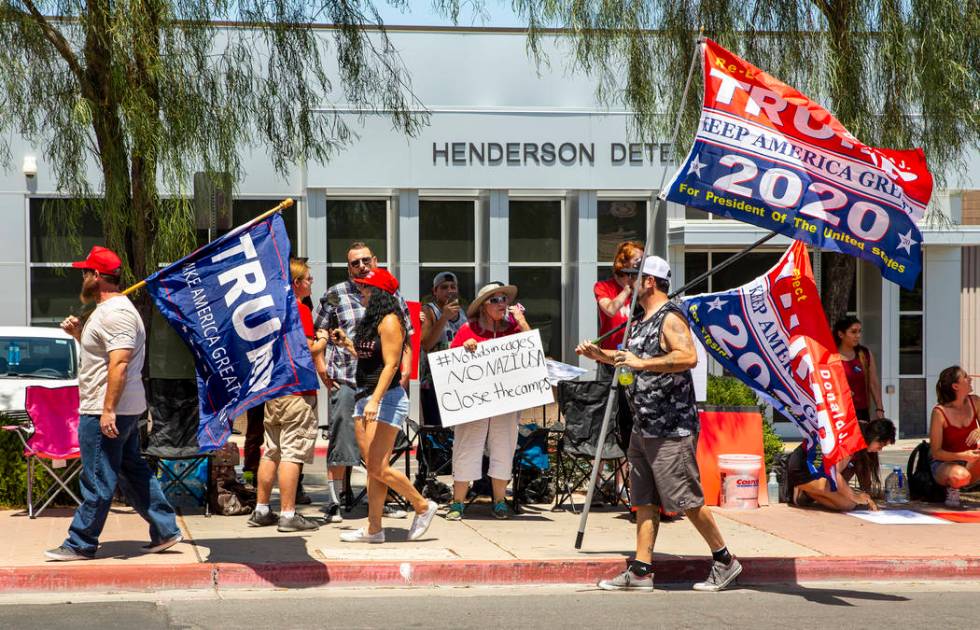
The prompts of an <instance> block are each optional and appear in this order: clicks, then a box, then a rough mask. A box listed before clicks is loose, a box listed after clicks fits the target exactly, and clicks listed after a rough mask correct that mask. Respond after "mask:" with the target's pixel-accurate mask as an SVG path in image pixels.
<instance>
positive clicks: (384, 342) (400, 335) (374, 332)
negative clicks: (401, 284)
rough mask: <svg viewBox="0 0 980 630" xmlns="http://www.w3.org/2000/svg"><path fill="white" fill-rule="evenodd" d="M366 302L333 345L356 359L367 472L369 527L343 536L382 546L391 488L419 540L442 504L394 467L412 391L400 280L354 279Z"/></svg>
mask: <svg viewBox="0 0 980 630" xmlns="http://www.w3.org/2000/svg"><path fill="white" fill-rule="evenodd" d="M354 282H356V283H358V285H359V288H360V290H361V299H362V301H363V302H364V306H365V309H366V311H365V313H364V318H363V319H361V321H360V322H358V324H357V327H356V328H355V329H354V338H353V339H349V338H348V337H347V336H346V335H345V334H344V331H343V330H342V329H339V328H338V329H335V330H334V332H333V333H332V334H333V337H332V341H333V343H335V344H337V345H339V346H342V347H344V348H346V349H347V351H348V352H351V353H352V354H355V355H356V356H357V375H356V378H355V381H356V384H357V392H356V393H355V394H354V400H355V403H354V430H355V434H356V436H357V444H358V446H359V447H360V449H361V456H362V457H363V458H364V461H365V462H366V463H367V472H368V485H367V491H368V526H367V528H361V529H357V530H354V531H352V532H345V533H343V534H341V535H340V539H341V540H342V541H344V542H366V543H383V542H384V541H385V532H384V529H383V528H382V527H381V516H382V514H383V512H384V504H385V498H386V497H387V496H388V488H389V487H390V488H391V489H393V490H394V491H395V492H397V493H398V494H400V495H402V496H403V497H405V498H407V499H408V500H409V501H411V503H412V506H413V507H414V508H415V520H414V521H413V522H412V526H411V528H410V529H409V531H408V539H409V540H417V539H419V538H421V537H422V536H424V535H425V532H426V530H428V529H429V525H430V524H431V523H432V518H433V517H434V516H435V515H436V509H437V508H438V505H437V504H436V503H435V502H433V501H426V500H425V499H424V498H423V497H422V495H421V494H419V491H418V490H416V489H415V486H413V485H412V482H411V481H409V480H408V477H406V476H405V474H404V473H402V472H399V471H398V470H395V469H394V468H392V467H391V465H390V464H389V463H388V462H389V461H391V451H392V448H393V447H394V444H395V438H397V437H398V432H399V431H400V430H401V427H402V424H403V423H404V422H405V418H406V417H407V416H408V393H407V392H406V391H405V389H404V388H403V387H402V386H401V384H400V383H399V381H398V379H396V378H395V373H396V372H397V371H398V368H399V366H400V365H401V360H402V352H403V350H404V348H405V338H406V334H405V330H406V327H405V320H404V318H403V316H402V311H401V306H400V305H399V303H398V300H397V299H396V298H395V296H394V293H395V291H397V290H398V281H397V280H395V277H394V276H392V275H391V274H390V273H388V271H386V270H385V269H375V270H374V271H372V272H371V273H370V274H368V275H367V276H365V277H363V278H354Z"/></svg>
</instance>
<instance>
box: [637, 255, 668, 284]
mask: <svg viewBox="0 0 980 630" xmlns="http://www.w3.org/2000/svg"><path fill="white" fill-rule="evenodd" d="M643 274H644V275H647V276H653V277H654V278H660V279H661V280H670V265H668V264H667V261H666V260H664V259H663V258H661V257H660V256H647V257H646V260H644V261H643Z"/></svg>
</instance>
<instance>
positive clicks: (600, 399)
mask: <svg viewBox="0 0 980 630" xmlns="http://www.w3.org/2000/svg"><path fill="white" fill-rule="evenodd" d="M609 387H610V385H609V383H605V382H602V381H562V382H560V383H559V384H558V410H559V413H560V414H561V418H562V420H561V422H560V423H559V425H556V426H555V427H554V428H553V430H554V431H557V432H558V433H559V435H558V442H557V446H556V452H555V504H554V507H553V508H552V509H553V510H558V509H560V508H561V506H562V505H563V504H564V503H565V502H566V501H567V502H569V503H570V504H571V508H572V511H573V512H576V511H577V510H576V507H575V499H574V496H573V495H574V494H575V493H576V492H579V491H581V490H583V489H584V488H585V487H586V486H587V485H588V482H589V479H590V478H591V476H592V464H593V462H594V460H595V455H596V445H597V444H598V443H599V433H600V432H601V430H602V418H603V415H604V413H605V410H606V403H607V401H608V398H609ZM618 407H619V400H618V397H617V399H616V401H614V403H613V414H612V418H611V419H610V422H609V428H608V432H607V433H606V440H605V442H604V443H603V446H602V450H601V453H602V467H601V468H600V471H599V479H598V485H597V490H600V491H601V490H602V489H603V488H605V487H606V486H609V485H611V486H612V493H611V495H612V496H611V497H608V495H609V494H610V493H606V494H607V502H609V503H612V504H613V505H615V504H617V503H623V504H624V505H629V488H628V487H626V497H622V496H621V495H620V493H619V492H617V491H616V479H617V477H620V478H622V479H624V485H626V484H625V479H626V478H627V474H626V473H627V470H628V462H627V460H626V453H625V451H624V450H623V448H622V446H620V440H619V435H618V434H619V429H618V426H617V421H616V418H617V413H618V411H619V409H618Z"/></svg>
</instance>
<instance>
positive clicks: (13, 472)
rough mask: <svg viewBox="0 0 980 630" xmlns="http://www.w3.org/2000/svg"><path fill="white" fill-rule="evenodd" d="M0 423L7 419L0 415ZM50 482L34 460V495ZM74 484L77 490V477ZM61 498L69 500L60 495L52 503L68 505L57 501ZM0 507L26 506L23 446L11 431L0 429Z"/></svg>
mask: <svg viewBox="0 0 980 630" xmlns="http://www.w3.org/2000/svg"><path fill="white" fill-rule="evenodd" d="M0 423H3V424H7V421H6V420H5V419H4V418H3V417H2V416H0ZM52 483H53V482H52V481H51V478H50V477H49V476H48V475H47V473H46V472H45V471H44V469H43V468H41V465H40V463H38V462H34V496H35V497H40V496H42V495H43V494H44V493H45V491H46V490H47V489H48V488H49V487H50V486H51V484H52ZM74 486H75V487H74V490H75V491H76V492H77V490H78V481H77V479H76V480H75V481H74ZM62 494H63V493H62ZM62 498H64V499H65V500H66V501H71V499H70V498H68V497H64V496H62V497H59V498H58V499H55V501H54V504H57V505H68V504H69V503H67V502H65V503H59V501H61V499H62ZM0 507H5V508H24V507H27V460H26V459H25V458H24V446H23V444H21V441H20V438H19V437H17V435H16V434H15V433H14V432H13V431H0Z"/></svg>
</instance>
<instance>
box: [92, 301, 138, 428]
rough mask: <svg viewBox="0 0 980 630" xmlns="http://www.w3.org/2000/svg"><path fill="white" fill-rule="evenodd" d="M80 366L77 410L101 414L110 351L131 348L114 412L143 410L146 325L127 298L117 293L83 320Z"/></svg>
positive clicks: (133, 413)
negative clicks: (124, 380)
mask: <svg viewBox="0 0 980 630" xmlns="http://www.w3.org/2000/svg"><path fill="white" fill-rule="evenodd" d="M81 347H82V348H81V352H80V358H81V367H80V368H79V370H78V395H79V399H80V405H79V413H82V414H91V415H96V416H100V415H102V407H103V404H104V402H105V393H106V386H107V385H108V381H109V353H110V352H111V351H113V350H125V349H130V350H132V351H133V354H132V357H131V358H130V360H129V365H128V366H127V367H126V383H125V385H124V386H123V391H122V395H121V396H120V397H119V402H118V403H116V415H120V416H135V415H139V414H141V413H143V412H144V411H146V394H145V393H144V391H143V379H142V375H141V374H142V372H143V358H144V354H145V350H146V329H145V328H143V320H142V319H140V315H139V312H138V311H137V310H136V307H135V306H133V303H132V302H130V301H129V298H127V297H125V296H122V295H117V296H116V297H112V298H109V299H108V300H106V301H104V302H102V303H101V304H99V305H98V306H97V307H96V308H95V311H93V313H92V315H91V316H90V317H89V318H88V321H87V322H85V328H83V329H82V337H81Z"/></svg>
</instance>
